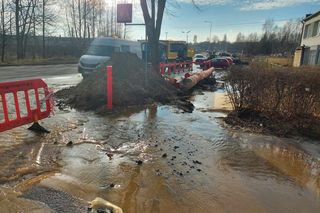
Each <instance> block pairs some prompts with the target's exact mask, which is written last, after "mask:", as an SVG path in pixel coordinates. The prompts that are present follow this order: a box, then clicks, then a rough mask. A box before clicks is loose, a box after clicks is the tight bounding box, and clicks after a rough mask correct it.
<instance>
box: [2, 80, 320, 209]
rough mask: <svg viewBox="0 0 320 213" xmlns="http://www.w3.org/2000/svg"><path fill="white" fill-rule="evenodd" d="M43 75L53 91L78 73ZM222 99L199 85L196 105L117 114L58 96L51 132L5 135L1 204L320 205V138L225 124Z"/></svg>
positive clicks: (80, 206) (133, 206)
mask: <svg viewBox="0 0 320 213" xmlns="http://www.w3.org/2000/svg"><path fill="white" fill-rule="evenodd" d="M45 80H46V81H47V82H48V84H49V85H50V86H51V87H52V88H54V90H57V89H60V88H64V87H67V86H70V85H74V84H76V83H78V82H79V81H81V77H80V76H79V75H78V74H69V75H65V76H60V77H55V76H51V77H46V79H45ZM224 100H225V95H224V92H223V91H222V90H218V91H217V92H203V93H198V94H197V95H195V96H194V97H193V98H192V101H193V103H194V105H195V107H196V109H195V111H194V112H193V113H183V112H181V111H180V110H178V109H176V108H173V107H171V106H157V105H150V106H147V107H145V108H129V109H128V110H127V111H125V112H122V113H119V114H114V115H112V116H99V115H97V114H94V113H92V112H78V111H76V110H74V109H69V108H67V107H63V106H60V105H58V106H57V107H56V111H55V115H54V116H52V117H51V118H49V119H46V120H44V121H42V125H43V126H45V127H46V128H48V129H50V130H51V133H50V134H47V135H39V134H35V133H32V132H29V131H27V127H25V126H24V127H20V128H16V129H14V130H11V131H7V132H4V133H1V134H0V138H1V143H0V182H1V184H2V186H1V187H0V208H1V209H4V210H8V211H7V212H10V211H11V212H16V211H20V210H22V211H23V210H24V211H28V210H30V209H33V210H40V211H44V212H48V211H56V212H77V211H78V212H81V211H82V212H83V211H84V212H85V211H86V208H85V206H86V202H87V201H90V200H93V199H94V198H95V197H97V196H99V197H102V198H104V199H106V200H108V201H110V202H113V203H114V204H116V205H118V206H120V207H121V208H123V210H124V212H150V213H151V212H152V213H154V212H201V213H202V212H203V213H207V212H320V144H319V141H311V140H308V139H303V138H292V139H286V138H278V137H275V136H270V135H259V134H252V133H248V132H244V131H242V130H241V129H238V128H234V127H230V126H227V125H226V124H224V122H223V119H222V118H223V117H224V116H225V114H224V113H223V111H225V110H228V109H230V107H229V106H228V104H226V103H225V101H224ZM70 141H72V143H73V145H72V146H66V144H67V143H69V142H70ZM141 162H142V164H141V165H139V164H140V163H141ZM48 196H49V197H50V196H51V198H52V199H48V198H46V197H48ZM14 203H15V204H21V205H20V207H17V205H13V204H14Z"/></svg>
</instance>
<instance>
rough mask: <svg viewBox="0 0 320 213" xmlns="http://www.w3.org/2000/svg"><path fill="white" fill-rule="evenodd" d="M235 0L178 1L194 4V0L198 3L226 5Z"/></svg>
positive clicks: (178, 0) (179, 0) (179, 1)
mask: <svg viewBox="0 0 320 213" xmlns="http://www.w3.org/2000/svg"><path fill="white" fill-rule="evenodd" d="M233 1H234V0H194V1H192V0H177V2H178V3H187V4H188V3H189V4H193V2H194V3H195V4H196V5H199V6H201V5H226V4H229V3H232V2H233Z"/></svg>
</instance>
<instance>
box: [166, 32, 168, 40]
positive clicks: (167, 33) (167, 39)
mask: <svg viewBox="0 0 320 213" xmlns="http://www.w3.org/2000/svg"><path fill="white" fill-rule="evenodd" d="M166 40H168V32H166Z"/></svg>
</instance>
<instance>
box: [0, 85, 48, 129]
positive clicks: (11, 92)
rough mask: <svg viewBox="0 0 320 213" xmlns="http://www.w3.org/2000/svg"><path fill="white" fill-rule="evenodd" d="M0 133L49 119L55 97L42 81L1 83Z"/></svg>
mask: <svg viewBox="0 0 320 213" xmlns="http://www.w3.org/2000/svg"><path fill="white" fill-rule="evenodd" d="M0 96H1V102H0V104H1V105H2V106H0V132H3V131H6V130H9V129H13V128H16V127H19V126H22V125H25V124H29V123H33V122H37V121H38V120H42V119H44V118H47V117H49V115H50V113H51V112H52V110H53V95H52V93H51V92H50V91H49V89H48V86H47V84H46V83H45V82H44V81H43V80H42V79H33V80H23V81H13V82H4V83H0Z"/></svg>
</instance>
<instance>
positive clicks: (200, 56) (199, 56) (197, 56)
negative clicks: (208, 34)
mask: <svg viewBox="0 0 320 213" xmlns="http://www.w3.org/2000/svg"><path fill="white" fill-rule="evenodd" d="M195 57H196V58H204V56H203V55H196V56H195Z"/></svg>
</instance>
